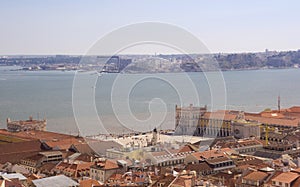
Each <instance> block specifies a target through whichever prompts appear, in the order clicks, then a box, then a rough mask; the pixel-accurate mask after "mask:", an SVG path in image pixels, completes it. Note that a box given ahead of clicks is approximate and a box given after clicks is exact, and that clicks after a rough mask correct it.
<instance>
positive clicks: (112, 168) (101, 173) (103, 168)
mask: <svg viewBox="0 0 300 187" xmlns="http://www.w3.org/2000/svg"><path fill="white" fill-rule="evenodd" d="M120 170H121V168H120V166H119V165H118V164H117V163H116V162H114V161H112V160H108V159H107V160H104V161H99V162H97V163H96V164H95V165H92V166H91V167H90V177H91V178H92V179H94V180H97V181H100V182H102V183H104V182H105V181H106V180H107V179H108V178H109V177H110V176H112V175H113V174H114V173H116V172H117V171H120Z"/></svg>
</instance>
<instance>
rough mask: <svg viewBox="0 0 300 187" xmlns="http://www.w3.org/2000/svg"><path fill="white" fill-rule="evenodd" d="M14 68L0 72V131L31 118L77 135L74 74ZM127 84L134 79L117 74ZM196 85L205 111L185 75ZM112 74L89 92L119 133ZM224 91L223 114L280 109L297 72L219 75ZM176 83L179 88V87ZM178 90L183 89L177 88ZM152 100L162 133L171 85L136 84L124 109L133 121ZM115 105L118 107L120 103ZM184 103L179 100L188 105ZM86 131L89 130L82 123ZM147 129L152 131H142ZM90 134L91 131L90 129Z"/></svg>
mask: <svg viewBox="0 0 300 187" xmlns="http://www.w3.org/2000/svg"><path fill="white" fill-rule="evenodd" d="M13 68H15V67H0V94H1V97H0V127H1V128H5V127H6V118H7V117H10V118H11V119H12V120H19V119H27V118H28V116H30V115H32V116H33V117H34V118H40V119H41V118H44V117H46V118H47V120H48V124H47V130H50V131H56V132H63V133H67V134H68V133H72V134H76V133H77V131H78V130H77V126H76V123H75V120H74V116H73V109H72V85H73V79H74V72H60V71H51V72H50V71H39V72H30V71H8V70H9V69H13ZM119 75H120V76H121V78H124V79H125V80H129V79H130V78H132V77H133V76H138V77H139V76H140V77H143V76H144V75H139V74H127V75H125V74H119ZM188 75H189V76H190V78H191V79H192V80H193V81H194V82H195V83H196V84H195V86H196V88H197V89H198V91H199V93H200V96H199V98H200V103H201V104H202V105H205V104H207V105H208V106H210V99H211V98H210V91H209V86H208V84H207V81H206V80H205V76H204V75H203V73H199V72H198V73H188ZM116 76H117V74H104V75H102V76H101V77H99V79H98V82H97V85H96V87H95V88H91V89H96V90H95V91H96V92H95V94H96V95H95V101H96V106H97V110H98V113H99V114H100V117H101V118H102V120H103V122H104V123H105V126H106V127H108V128H110V129H112V131H118V132H120V131H122V130H121V128H120V126H119V125H117V121H116V120H115V119H114V118H112V114H113V111H112V107H111V103H110V97H111V86H112V84H113V81H114V79H115V77H116ZM164 76H166V77H168V79H178V80H177V81H179V84H180V80H181V79H180V76H182V74H178V73H168V74H165V75H164ZM223 76H224V79H225V83H226V90H227V109H234V110H244V111H251V112H259V111H262V110H264V109H266V108H273V109H276V108H277V97H278V95H279V94H280V96H281V107H282V108H286V107H291V106H293V105H300V97H299V93H300V84H299V82H300V69H280V70H251V71H227V72H223ZM182 84H185V83H184V82H183V83H182ZM183 86H184V85H183ZM153 98H161V99H162V100H163V101H164V102H165V103H166V106H167V109H168V112H169V113H168V116H167V119H166V120H165V123H164V124H163V128H173V127H174V112H175V105H176V104H179V103H180V102H179V97H178V94H177V93H176V91H175V90H174V89H173V88H172V86H171V85H168V84H167V83H165V82H163V81H161V80H157V79H147V80H145V81H143V82H141V83H139V84H137V85H136V86H135V87H134V89H133V90H132V91H131V93H130V97H129V99H130V102H129V103H130V107H131V110H132V112H133V114H135V115H136V116H137V117H138V118H139V119H145V118H147V116H149V111H148V106H149V102H150V101H151V100H152V99H153ZM119 102H123V101H122V100H121V99H120V101H119ZM189 102H190V101H188V100H187V101H183V103H184V104H185V105H189ZM88 118H89V116H87V122H86V126H93V125H94V124H90V123H89V121H88ZM145 128H146V129H147V130H151V129H152V126H148V127H145ZM91 129H93V130H91ZM91 129H89V128H87V131H86V132H83V134H84V135H95V134H99V133H101V130H100V129H98V128H97V126H93V128H91Z"/></svg>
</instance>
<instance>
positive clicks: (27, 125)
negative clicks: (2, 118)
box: [6, 116, 47, 132]
mask: <svg viewBox="0 0 300 187" xmlns="http://www.w3.org/2000/svg"><path fill="white" fill-rule="evenodd" d="M6 122H7V130H8V131H11V132H19V131H30V130H38V131H45V130H46V125H47V121H46V119H44V120H34V119H33V118H32V116H30V117H29V120H20V121H11V119H10V118H7V120H6Z"/></svg>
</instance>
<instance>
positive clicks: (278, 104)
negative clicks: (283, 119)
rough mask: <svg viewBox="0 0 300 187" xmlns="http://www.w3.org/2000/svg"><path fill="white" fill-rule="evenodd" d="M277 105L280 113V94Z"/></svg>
mask: <svg viewBox="0 0 300 187" xmlns="http://www.w3.org/2000/svg"><path fill="white" fill-rule="evenodd" d="M277 106H278V112H279V113H280V94H279V95H278V99H277Z"/></svg>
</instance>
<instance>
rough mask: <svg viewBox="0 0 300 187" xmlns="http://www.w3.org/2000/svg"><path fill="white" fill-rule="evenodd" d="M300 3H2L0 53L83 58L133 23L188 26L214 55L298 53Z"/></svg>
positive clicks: (112, 0) (33, 0) (257, 0)
mask: <svg viewBox="0 0 300 187" xmlns="http://www.w3.org/2000/svg"><path fill="white" fill-rule="evenodd" d="M299 7H300V1H299V0H294V1H288V0H281V1H277V0H272V1H271V0H269V1H267V0H264V1H263V0H249V1H238V0H235V1H233V0H232V1H229V0H228V1H227V0H219V1H217V0H215V1H214V0H207V1H199V0H197V1H196V0H195V1H184V0H182V1H175V0H164V1H161V0H157V1H156V0H149V1H141V0H137V1H124V0H120V1H117V0H107V1H106V0H97V1H96V0H95V1H88V0H82V1H76V0H69V1H68V0H49V1H47V0H43V1H40V0H19V1H17V0H16V1H13V0H7V1H5V0H1V1H0V23H1V27H0V34H1V35H0V44H1V45H0V55H10V54H84V53H85V52H86V51H87V50H88V49H89V47H91V45H92V44H93V43H95V42H96V41H97V39H99V38H101V37H102V36H104V35H105V34H106V33H109V32H110V31H112V30H114V29H116V28H119V27H121V26H124V25H128V24H131V23H137V22H144V21H158V22H165V23H171V24H174V25H178V26H179V27H183V28H185V29H187V30H188V31H190V32H191V33H193V34H194V35H196V36H197V37H198V38H199V39H200V40H201V41H203V42H204V43H205V45H206V46H207V47H208V48H209V50H210V51H212V52H248V51H264V50H265V49H266V48H268V49H270V50H296V49H298V48H300V47H299V45H300V37H299V33H300V24H299V22H300V21H299V20H300V11H299Z"/></svg>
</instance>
